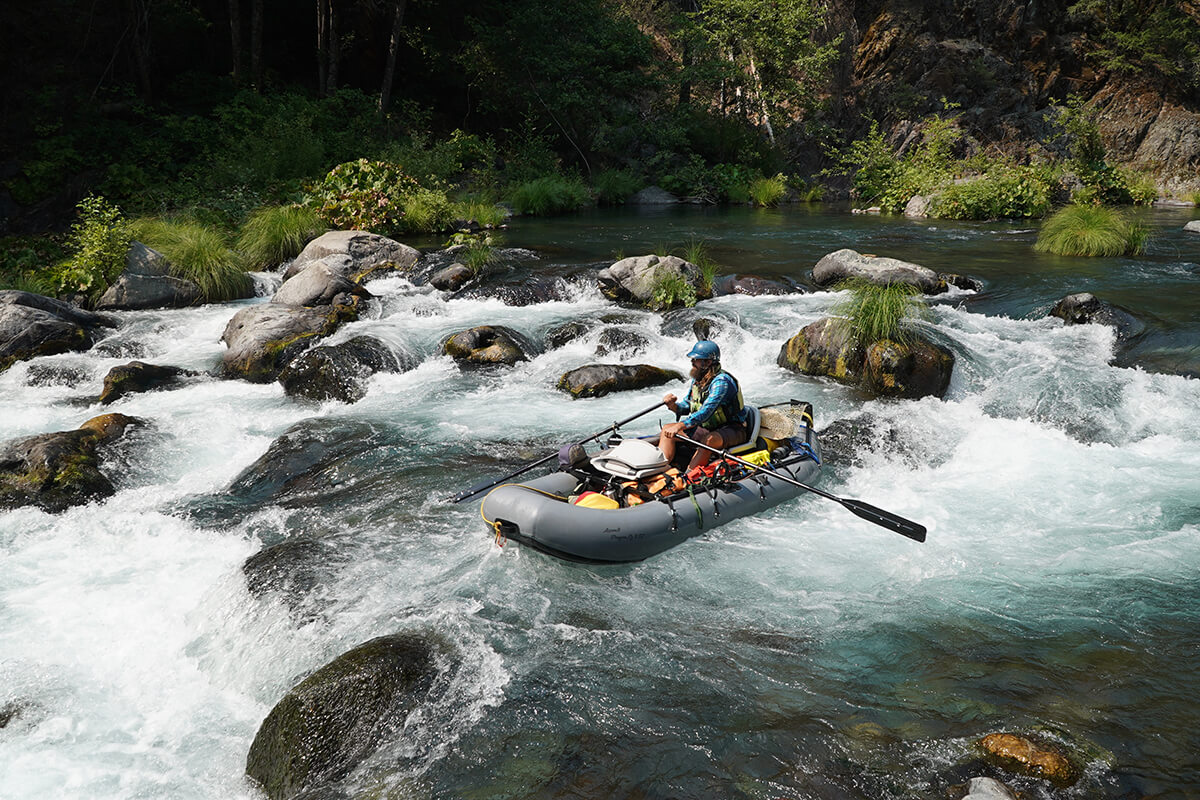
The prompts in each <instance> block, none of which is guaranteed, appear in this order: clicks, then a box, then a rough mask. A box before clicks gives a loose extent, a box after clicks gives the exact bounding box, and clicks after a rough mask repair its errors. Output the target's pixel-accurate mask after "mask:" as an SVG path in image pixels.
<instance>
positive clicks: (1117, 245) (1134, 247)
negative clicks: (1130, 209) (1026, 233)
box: [1033, 205, 1148, 256]
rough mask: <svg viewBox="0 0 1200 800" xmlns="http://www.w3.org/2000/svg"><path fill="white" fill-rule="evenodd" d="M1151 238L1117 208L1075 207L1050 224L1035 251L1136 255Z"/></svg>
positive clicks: (1054, 216) (1058, 213)
mask: <svg viewBox="0 0 1200 800" xmlns="http://www.w3.org/2000/svg"><path fill="white" fill-rule="evenodd" d="M1147 235H1148V231H1147V230H1146V228H1145V227H1143V226H1141V225H1138V224H1134V223H1131V222H1130V221H1129V219H1128V218H1127V217H1126V215H1125V214H1124V213H1122V212H1121V211H1119V210H1117V209H1115V208H1107V207H1104V206H1092V205H1071V206H1067V207H1065V208H1063V209H1061V210H1059V211H1058V212H1056V213H1055V214H1054V215H1053V216H1051V217H1050V218H1049V219H1047V220H1046V222H1045V223H1044V224H1043V225H1042V230H1041V231H1040V232H1039V233H1038V239H1037V243H1036V244H1035V245H1034V246H1033V249H1034V250H1037V251H1038V252H1042V253H1054V254H1056V255H1061V256H1120V255H1136V254H1137V253H1140V252H1142V249H1143V248H1144V247H1145V243H1146V238H1147Z"/></svg>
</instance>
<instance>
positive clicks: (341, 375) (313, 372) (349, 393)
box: [279, 336, 416, 403]
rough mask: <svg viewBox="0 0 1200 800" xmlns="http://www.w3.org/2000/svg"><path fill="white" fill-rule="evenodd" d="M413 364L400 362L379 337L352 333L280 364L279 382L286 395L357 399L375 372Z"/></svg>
mask: <svg viewBox="0 0 1200 800" xmlns="http://www.w3.org/2000/svg"><path fill="white" fill-rule="evenodd" d="M414 366H416V365H415V364H412V363H402V362H401V359H400V358H398V357H397V356H396V354H395V353H394V352H392V349H391V348H390V347H388V346H387V344H385V343H384V342H382V341H380V340H379V339H376V338H375V337H373V336H356V337H354V338H353V339H350V340H349V341H346V342H342V343H341V344H336V345H320V346H318V347H314V348H312V349H311V350H307V351H305V352H304V353H302V354H301V355H300V356H298V357H297V358H295V359H293V360H292V362H291V363H290V364H288V365H287V366H286V367H284V368H283V370H282V371H281V372H280V373H279V382H280V383H281V384H282V385H283V391H284V392H285V393H286V394H287V395H288V396H290V397H303V398H306V399H308V400H315V401H317V402H324V401H326V400H340V401H341V402H343V403H357V402H358V401H359V400H361V399H363V397H365V396H366V394H367V387H366V383H367V379H368V378H370V377H371V376H372V375H374V374H375V373H376V372H402V371H404V370H406V369H412V368H413V367H414Z"/></svg>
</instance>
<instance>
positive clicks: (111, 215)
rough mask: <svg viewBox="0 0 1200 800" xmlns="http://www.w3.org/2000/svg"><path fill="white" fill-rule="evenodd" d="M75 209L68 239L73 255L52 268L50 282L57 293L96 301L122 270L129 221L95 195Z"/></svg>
mask: <svg viewBox="0 0 1200 800" xmlns="http://www.w3.org/2000/svg"><path fill="white" fill-rule="evenodd" d="M76 209H77V210H78V211H79V218H78V219H77V220H76V222H75V224H74V225H72V226H71V235H70V238H69V240H68V243H69V246H70V248H71V250H72V254H71V256H70V257H69V258H67V259H66V260H64V261H62V262H60V263H59V264H58V265H57V266H56V267H55V268H54V278H53V284H54V286H55V290H56V291H57V292H58V293H60V294H65V293H67V292H81V293H83V294H85V295H87V296H88V297H89V298H90V299H92V300H95V299H96V298H98V297H99V296H100V295H101V294H102V293H103V292H104V290H105V289H107V288H108V287H109V284H111V283H112V282H113V281H114V280H116V279H117V276H118V275H120V274H121V271H122V270H123V269H125V255H126V253H128V252H129V241H130V239H131V234H130V228H129V223H128V222H127V221H126V220H125V217H124V215H123V214H122V213H121V210H120V209H119V208H117V207H116V206H114V205H113V204H112V203H110V202H108V201H107V200H105V199H104V198H103V197H99V196H96V195H89V196H88V197H85V198H84V199H83V200H81V201H80V202H79V204H78V205H77V206H76Z"/></svg>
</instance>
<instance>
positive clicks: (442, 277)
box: [429, 263, 475, 292]
mask: <svg viewBox="0 0 1200 800" xmlns="http://www.w3.org/2000/svg"><path fill="white" fill-rule="evenodd" d="M474 277H475V273H474V272H472V271H471V269H470V268H469V267H467V266H466V265H465V264H458V263H454V264H451V265H450V266H448V267H446V268H444V269H440V270H438V271H437V272H435V273H434V274H433V277H431V278H430V279H429V285H430V286H432V287H433V288H435V289H438V290H439V291H443V292H457V291H458V290H459V289H461V288H462V287H463V286H465V285H466V284H467V283H469V282H470V281H471V279H472V278H474Z"/></svg>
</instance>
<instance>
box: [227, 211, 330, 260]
mask: <svg viewBox="0 0 1200 800" xmlns="http://www.w3.org/2000/svg"><path fill="white" fill-rule="evenodd" d="M326 230H328V228H327V227H326V225H325V223H324V222H322V221H321V216H320V214H318V213H317V210H316V209H315V208H312V207H310V206H297V205H291V206H264V207H263V208H260V209H258V210H257V211H254V212H253V213H252V214H250V216H249V217H248V218H247V219H246V224H245V225H243V226H242V229H241V231H240V232H239V233H238V240H237V249H238V252H240V253H241V254H242V257H243V258H244V259H245V264H246V266H247V267H248V268H249V269H270V268H272V267H275V266H278V265H279V264H282V263H283V262H284V261H287V260H288V259H289V258H295V257H296V256H298V255H299V254H300V251H301V250H303V249H304V245H306V244H308V243H309V242H310V241H312V240H313V239H315V238H317V237H318V236H320V235H321V234H322V233H324V232H325V231H326Z"/></svg>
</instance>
